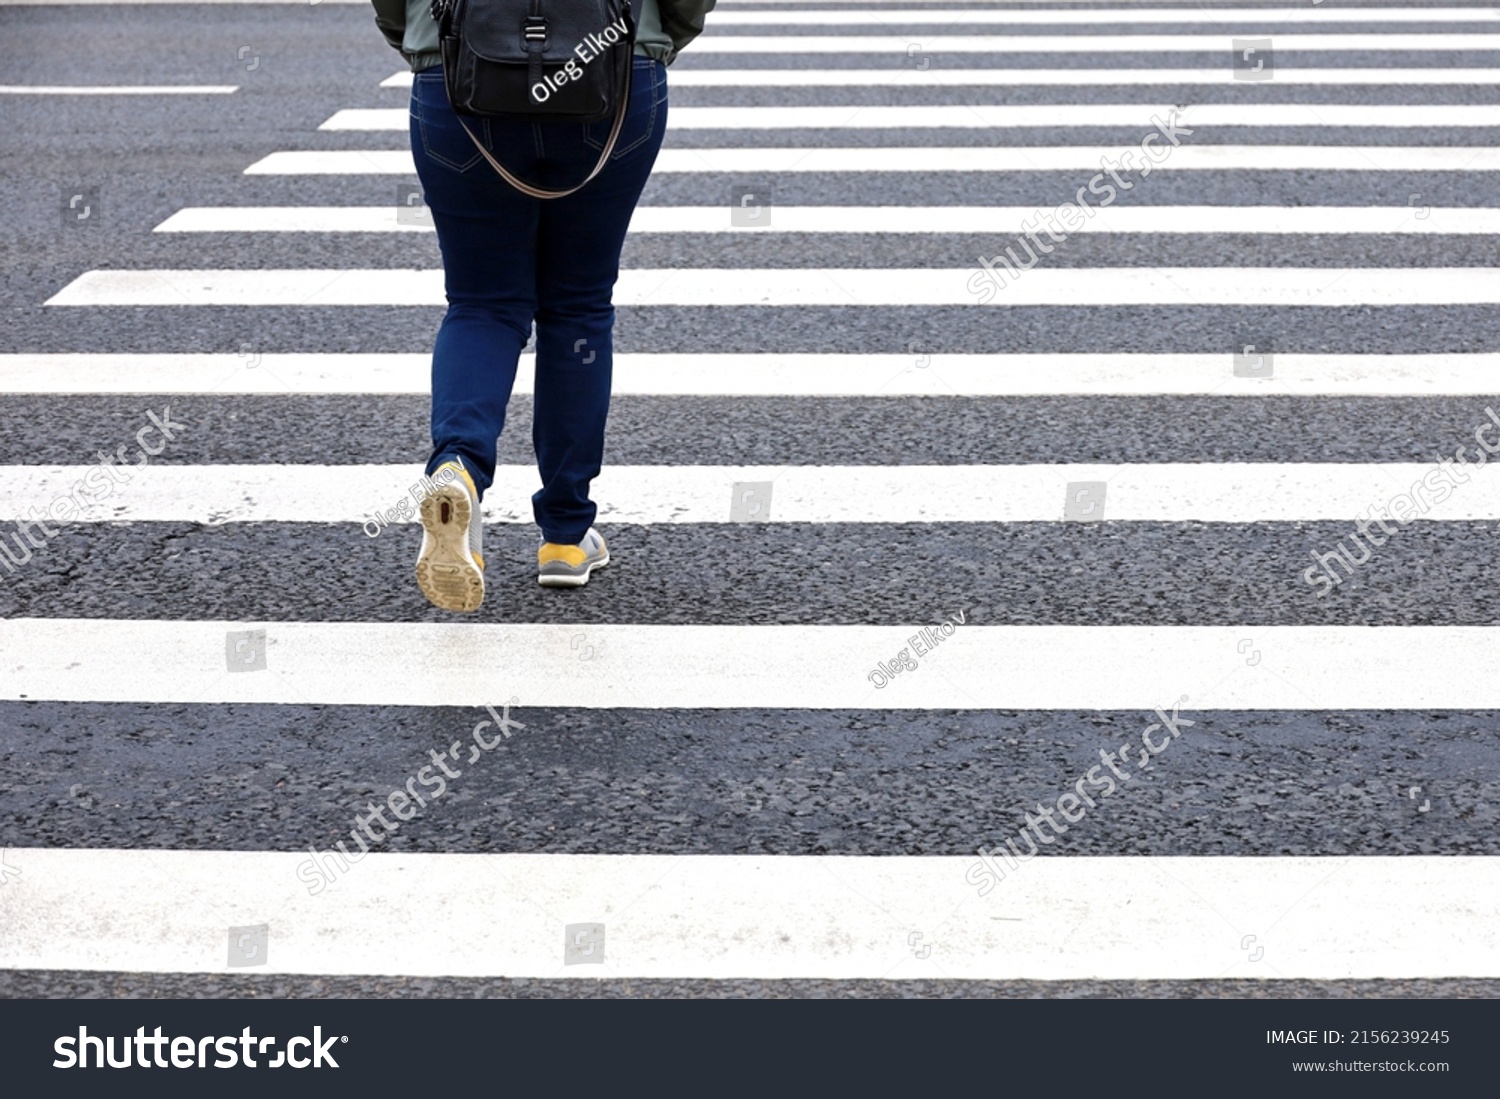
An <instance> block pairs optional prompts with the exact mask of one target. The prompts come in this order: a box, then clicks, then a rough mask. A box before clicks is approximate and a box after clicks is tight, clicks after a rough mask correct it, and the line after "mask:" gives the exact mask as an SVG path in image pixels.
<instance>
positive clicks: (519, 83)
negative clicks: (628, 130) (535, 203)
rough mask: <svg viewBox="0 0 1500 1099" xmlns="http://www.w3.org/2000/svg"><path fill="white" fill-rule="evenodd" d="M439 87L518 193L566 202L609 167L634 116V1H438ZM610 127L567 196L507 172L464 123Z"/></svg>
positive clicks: (435, 3) (435, 2) (476, 142)
mask: <svg viewBox="0 0 1500 1099" xmlns="http://www.w3.org/2000/svg"><path fill="white" fill-rule="evenodd" d="M432 17H433V19H435V20H436V21H437V25H438V42H439V46H440V48H441V50H442V56H443V86H444V87H445V88H446V89H447V92H448V102H449V103H450V104H451V105H452V107H453V110H454V112H455V113H456V114H457V115H458V116H459V119H458V120H459V122H460V123H461V124H462V125H463V127H464V131H465V132H466V133H468V135H469V140H471V141H473V142H474V145H475V147H476V148H477V149H478V150H479V151H480V152H481V153H483V154H484V158H485V159H486V160H488V161H489V162H490V166H491V167H493V168H494V169H495V171H497V172H499V173H500V175H501V177H502V178H504V179H505V181H506V182H507V183H509V184H510V185H511V186H512V187H515V188H516V189H517V190H518V191H521V192H523V193H525V194H528V195H531V196H532V197H533V198H562V197H563V196H564V195H571V194H572V193H573V192H574V191H577V190H579V189H580V188H581V187H583V186H584V185H585V184H587V183H588V182H589V181H590V180H592V179H593V178H594V177H595V176H596V175H598V174H599V172H600V171H601V170H602V169H603V168H604V165H605V164H606V163H607V162H608V160H609V156H610V154H611V153H612V152H613V151H614V147H615V141H616V140H617V139H618V138H619V136H620V129H621V127H622V126H623V125H624V124H625V114H626V112H627V111H628V110H629V109H630V73H631V60H632V53H633V49H634V46H635V16H634V13H633V12H632V11H631V10H630V0H433V2H432ZM465 115H467V116H470V117H473V118H513V119H516V118H519V119H526V120H530V121H533V122H570V121H572V122H600V121H603V120H604V119H606V118H610V117H613V118H614V125H613V127H611V129H610V132H609V139H608V140H607V141H605V143H604V151H603V152H602V153H601V154H600V156H599V162H598V163H597V164H595V165H594V170H593V171H591V172H590V173H589V174H588V176H587V178H585V179H584V181H583V182H582V183H580V184H578V185H577V186H576V187H571V188H569V189H568V190H566V191H543V190H540V189H539V188H536V187H533V186H531V185H530V184H527V183H523V182H522V181H521V180H519V179H517V178H516V177H515V176H513V175H511V173H510V172H508V171H506V170H505V168H504V166H503V165H501V164H500V162H499V161H498V160H496V159H495V158H494V157H493V156H491V155H490V152H489V150H488V149H486V148H485V147H484V146H483V145H482V144H480V142H479V140H478V139H477V138H475V136H474V133H473V131H472V130H470V129H469V126H468V123H466V122H464V116H465Z"/></svg>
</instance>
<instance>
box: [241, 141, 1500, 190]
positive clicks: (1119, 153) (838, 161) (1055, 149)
mask: <svg viewBox="0 0 1500 1099" xmlns="http://www.w3.org/2000/svg"><path fill="white" fill-rule="evenodd" d="M1131 154H1135V155H1136V156H1137V157H1138V156H1139V155H1140V147H1139V146H1129V145H1065V146H1037V147H1032V146H1021V147H1015V148H1005V147H993V146H992V147H978V146H972V147H962V148H940V147H933V148H929V147H927V146H921V147H914V148H867V149H860V148H828V147H823V148H819V147H816V146H803V147H797V148H768V149H762V148H745V149H663V150H662V153H661V156H660V157H659V158H658V159H657V162H656V168H655V171H656V173H657V174H675V173H694V174H697V173H714V172H718V173H733V174H736V175H747V176H752V175H754V174H755V173H762V174H782V173H787V172H797V173H808V172H920V173H923V174H924V175H925V174H927V173H931V172H1089V173H1094V172H1099V171H1100V170H1101V161H1105V160H1108V161H1112V162H1117V161H1119V159H1120V158H1121V157H1124V156H1129V155H1131ZM1152 171H1153V172H1177V171H1264V172H1302V171H1312V172H1372V171H1373V172H1402V173H1407V172H1495V171H1500V147H1496V148H1492V147H1489V146H1479V147H1472V146H1462V147H1458V148H1443V147H1441V146H1433V145H1417V146H1391V145H1368V146H1366V145H1325V146H1319V145H1186V144H1184V145H1181V146H1179V147H1177V148H1176V149H1174V150H1173V151H1172V155H1171V156H1170V157H1168V158H1167V159H1166V160H1164V161H1162V162H1161V163H1160V164H1158V165H1156V167H1155V168H1153V169H1152ZM245 174H246V175H406V176H414V175H416V169H415V168H414V167H413V166H412V159H411V153H409V152H404V151H402V152H398V151H395V150H390V151H385V150H369V151H363V150H361V151H353V150H317V151H311V150H309V151H288V152H276V153H270V154H268V155H267V156H264V157H262V158H261V159H260V160H257V161H255V163H253V164H251V165H250V166H249V167H248V168H246V169H245ZM1083 182H1086V179H1085V180H1080V183H1083Z"/></svg>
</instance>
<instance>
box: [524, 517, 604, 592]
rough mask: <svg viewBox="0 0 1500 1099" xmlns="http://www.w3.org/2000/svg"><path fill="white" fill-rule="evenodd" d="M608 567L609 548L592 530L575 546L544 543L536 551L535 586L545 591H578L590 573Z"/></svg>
mask: <svg viewBox="0 0 1500 1099" xmlns="http://www.w3.org/2000/svg"><path fill="white" fill-rule="evenodd" d="M607 564H609V547H608V546H607V545H605V544H604V537H603V536H602V535H601V534H600V533H599V532H598V531H597V530H595V529H594V528H593V527H589V532H588V533H587V534H585V535H584V536H583V541H582V542H580V543H579V544H578V545H576V546H565V545H562V544H561V543H558V542H543V543H542V546H541V549H539V550H537V551H536V579H537V583H539V584H541V585H542V586H543V587H546V588H581V587H583V586H584V585H585V584H587V583H588V582H589V573H591V572H593V571H594V570H595V569H602V568H603V567H604V566H605V565H607Z"/></svg>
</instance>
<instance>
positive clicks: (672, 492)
mask: <svg viewBox="0 0 1500 1099" xmlns="http://www.w3.org/2000/svg"><path fill="white" fill-rule="evenodd" d="M1475 430H1478V431H1479V432H1480V434H1479V436H1478V437H1477V438H1476V437H1475V435H1474V431H1475ZM1492 437H1493V439H1494V440H1496V441H1495V442H1493V443H1492V442H1491V438H1492ZM1459 443H1464V444H1465V445H1467V446H1470V447H1473V448H1474V449H1476V450H1477V449H1478V447H1477V446H1476V445H1475V444H1476V443H1480V444H1482V445H1483V446H1485V447H1486V448H1489V447H1490V446H1492V445H1493V446H1494V447H1495V448H1496V450H1500V416H1496V417H1495V418H1494V423H1490V421H1489V420H1488V419H1486V417H1485V414H1484V413H1483V412H1481V413H1480V421H1479V423H1477V424H1475V425H1474V427H1473V428H1472V429H1471V430H1470V432H1468V433H1466V435H1464V436H1460V437H1459V438H1456V439H1455V440H1454V443H1453V447H1456V446H1457V445H1458V444H1459ZM1453 447H1449V448H1448V449H1449V453H1450V454H1451V452H1452V449H1453ZM1436 457H1437V455H1436V454H1435V455H1434V458H1436ZM90 468H91V467H89V466H62V467H37V466H0V513H3V514H9V515H16V516H21V515H47V514H50V513H51V509H52V508H53V507H54V506H55V505H58V504H59V503H60V502H61V503H64V504H66V505H67V506H65V507H63V509H62V511H61V512H60V513H59V514H58V515H56V516H55V518H58V519H61V520H64V521H67V522H75V523H87V522H144V523H266V522H275V523H359V522H361V521H362V520H364V519H366V518H368V517H369V516H371V515H373V514H375V513H377V511H387V510H391V508H392V507H393V506H394V505H395V504H396V503H398V502H400V501H401V500H403V499H405V498H406V497H407V496H408V494H409V492H410V491H411V490H412V488H413V486H414V484H415V483H416V482H417V481H418V479H419V477H420V476H421V469H420V467H417V466H315V467H312V468H309V467H307V466H287V465H267V466H239V465H212V466H166V465H154V466H146V467H145V468H143V469H140V470H135V471H130V470H129V469H128V468H127V469H124V470H120V471H117V472H119V474H120V476H122V477H128V478H129V480H128V481H126V482H123V483H116V484H114V485H112V486H110V485H108V484H107V483H105V484H104V485H101V484H100V483H99V482H100V481H102V478H99V479H95V480H90V481H85V478H86V476H87V474H88V473H89V470H90ZM1434 468H1435V467H1434V466H1433V465H1432V464H1430V463H1429V464H1428V465H1416V464H1407V463H1390V464H1378V465H1377V464H1354V463H1330V464H1321V463H1290V462H1278V463H1267V462H1247V463H1207V462H1205V463H1191V464H1180V463H1154V464H1136V465H1132V464H1118V465H1084V464H1077V463H1074V464H1068V465H1021V466H1006V465H984V466H963V465H949V466H922V465H902V466H727V465H726V466H689V465H670V466H625V465H610V466H606V467H605V469H604V472H603V473H601V474H600V475H599V477H598V478H597V479H596V481H595V483H596V484H597V485H598V487H599V493H600V496H601V498H602V499H601V501H600V503H599V519H600V521H601V522H605V523H648V524H660V523H719V522H725V521H727V520H728V519H729V518H730V502H731V498H732V496H733V490H734V488H735V486H736V485H739V484H752V483H762V484H770V485H771V486H772V487H771V490H770V491H771V493H773V494H774V499H775V508H774V511H773V516H774V518H770V517H768V519H767V520H766V521H768V522H778V523H980V522H1004V523H1041V522H1056V521H1061V520H1062V519H1063V517H1064V516H1065V514H1066V507H1065V505H1066V501H1067V497H1068V493H1069V491H1070V490H1071V489H1072V488H1073V487H1074V486H1075V485H1077V484H1080V483H1093V482H1100V483H1104V484H1106V485H1107V486H1108V488H1107V498H1106V497H1105V496H1104V492H1103V491H1101V492H1100V493H1099V494H1098V495H1099V501H1098V502H1099V504H1100V509H1101V512H1102V516H1101V517H1102V518H1107V519H1111V520H1114V521H1116V522H1184V521H1188V520H1192V521H1196V522H1200V523H1255V522H1264V521H1278V522H1286V521H1299V520H1315V519H1330V520H1337V519H1341V518H1344V517H1346V516H1348V517H1351V521H1352V517H1353V516H1355V515H1356V514H1359V513H1361V512H1364V511H1367V510H1368V509H1370V508H1374V509H1375V513H1376V514H1385V515H1386V516H1387V517H1389V516H1390V514H1391V513H1390V510H1389V504H1390V501H1392V500H1393V499H1395V498H1396V497H1399V496H1402V495H1403V494H1413V501H1412V507H1411V512H1412V515H1413V516H1415V517H1417V518H1424V519H1429V520H1435V521H1443V520H1447V521H1454V520H1475V519H1500V473H1495V472H1493V471H1490V472H1485V473H1478V472H1477V471H1476V472H1475V473H1474V475H1473V476H1472V478H1471V477H1470V476H1468V475H1465V474H1464V472H1463V469H1462V468H1458V469H1457V470H1456V471H1455V473H1454V474H1453V475H1452V483H1449V484H1442V485H1435V484H1433V483H1430V482H1429V483H1428V484H1427V485H1426V486H1425V487H1424V486H1423V485H1422V484H1421V482H1422V480H1423V478H1424V477H1426V476H1427V475H1428V474H1429V473H1430V472H1431V471H1432V470H1433V469H1434ZM1460 478H1462V479H1460ZM79 485H86V487H84V488H83V489H81V490H79V489H78V486H79ZM1413 485H1416V486H1417V488H1416V489H1415V492H1414V490H1413ZM537 487H538V483H537V474H536V470H535V469H533V468H532V467H530V466H499V467H497V468H496V471H495V483H494V485H493V486H491V488H490V490H489V492H488V493H486V495H485V499H484V505H483V507H484V513H485V516H486V518H488V519H489V520H490V521H492V522H502V523H529V522H531V521H532V520H531V507H530V497H531V493H533V492H535V491H536V489H537ZM1439 487H1440V488H1441V489H1442V492H1441V495H1440V496H1439V494H1438V488H1439ZM106 488H107V491H106ZM75 491H77V492H78V494H77V495H74V493H75ZM33 508H34V509H36V510H35V511H34V512H33V511H32V510H31V509H33ZM1418 509H1420V510H1418ZM1410 518H1411V516H1408V519H1409V520H1410ZM391 521H392V522H396V523H407V522H415V521H416V520H415V518H414V516H413V515H411V514H410V513H408V514H406V515H404V516H397V517H395V518H393V519H392V520H391Z"/></svg>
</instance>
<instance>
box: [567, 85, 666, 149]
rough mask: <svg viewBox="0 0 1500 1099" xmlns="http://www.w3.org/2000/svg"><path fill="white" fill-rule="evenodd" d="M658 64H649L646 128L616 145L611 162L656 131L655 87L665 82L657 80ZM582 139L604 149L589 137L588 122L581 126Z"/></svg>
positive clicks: (601, 144) (602, 145) (593, 146)
mask: <svg viewBox="0 0 1500 1099" xmlns="http://www.w3.org/2000/svg"><path fill="white" fill-rule="evenodd" d="M659 64H660V63H659V62H654V63H653V64H652V66H651V113H650V115H649V116H648V117H647V119H646V128H645V130H643V131H642V132H641V136H640V137H638V138H636V139H635V140H634V141H632V142H631V143H630V144H629V145H627V146H625V147H624V148H623V149H622V148H619V147H618V146H617V147H616V148H615V149H614V150H613V151H612V152H611V153H610V156H609V159H610V162H611V163H613V162H614V161H616V160H619V159H620V158H621V157H623V156H624V155H625V154H626V153H629V152H633V151H634V150H636V149H638V148H639V147H640V146H641V144H642V143H643V142H645V141H646V140H647V139H648V138H649V137H650V136H651V135H652V134H653V133H655V132H656V108H657V106H658V105H659V104H658V103H657V99H656V89H657V88H658V87H659V86H662V85H665V84H666V81H665V80H658V79H657V78H658V77H660V76H661V75H662V71H661V69H660V68H658V67H657V66H658V65H659ZM632 90H633V89H632ZM621 129H622V130H623V127H621ZM583 140H584V144H586V145H588V146H589V147H590V148H593V149H597V150H599V151H600V152H603V151H604V143H603V142H601V143H599V144H598V145H595V144H594V141H593V138H591V137H590V136H589V124H588V123H585V124H584V126H583Z"/></svg>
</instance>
